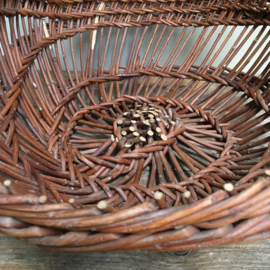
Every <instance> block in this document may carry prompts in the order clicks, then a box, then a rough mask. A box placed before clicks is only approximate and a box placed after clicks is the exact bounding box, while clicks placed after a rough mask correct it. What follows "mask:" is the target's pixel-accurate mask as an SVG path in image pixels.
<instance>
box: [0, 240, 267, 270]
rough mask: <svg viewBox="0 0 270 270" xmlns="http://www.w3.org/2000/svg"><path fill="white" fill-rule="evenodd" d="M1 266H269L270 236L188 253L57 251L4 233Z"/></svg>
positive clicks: (201, 269) (48, 269) (193, 269)
mask: <svg viewBox="0 0 270 270" xmlns="http://www.w3.org/2000/svg"><path fill="white" fill-rule="evenodd" d="M0 250H1V252H0V269H1V270H18V269H23V270H25V269H27V270H28V269H29V270H34V269H39V270H69V269H70V270H74V269H91V270H114V269H115V270H116V269H117V270H122V269H123V270H126V269H130V270H142V269H143V270H144V269H145V270H159V269H162V270H165V269H166V270H176V269H177V270H180V269H181V270H211V269H214V270H216V269H218V270H228V269H229V270H238V269H241V270H242V269H269V268H270V240H265V241H261V242H256V243H250V244H242V245H233V246H221V247H212V248H208V249H203V250H195V251H193V252H191V253H190V254H189V255H186V256H177V255H174V254H172V253H167V252H164V253H157V252H147V251H133V252H97V253H88V254H66V253H53V252H49V251H45V250H41V249H39V248H37V247H36V246H34V245H32V244H29V243H25V242H23V241H19V240H16V239H13V238H10V237H6V236H0Z"/></svg>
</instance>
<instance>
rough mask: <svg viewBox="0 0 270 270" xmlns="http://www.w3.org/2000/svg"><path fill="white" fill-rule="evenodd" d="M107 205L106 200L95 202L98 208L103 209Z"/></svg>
mask: <svg viewBox="0 0 270 270" xmlns="http://www.w3.org/2000/svg"><path fill="white" fill-rule="evenodd" d="M107 206H108V203H107V202H106V201H100V202H99V203H98V204H97V208H98V209H99V210H103V209H105V208H106V207H107Z"/></svg>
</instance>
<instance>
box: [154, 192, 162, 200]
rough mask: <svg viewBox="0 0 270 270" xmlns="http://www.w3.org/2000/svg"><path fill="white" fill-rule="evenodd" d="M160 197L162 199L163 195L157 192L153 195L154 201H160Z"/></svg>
mask: <svg viewBox="0 0 270 270" xmlns="http://www.w3.org/2000/svg"><path fill="white" fill-rule="evenodd" d="M162 197H163V193H161V192H159V191H157V192H155V194H154V198H155V200H157V201H159V200H161V199H162Z"/></svg>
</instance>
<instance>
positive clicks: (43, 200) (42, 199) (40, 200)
mask: <svg viewBox="0 0 270 270" xmlns="http://www.w3.org/2000/svg"><path fill="white" fill-rule="evenodd" d="M38 201H39V202H40V203H45V202H46V201H47V196H45V195H42V196H40V197H39V199H38Z"/></svg>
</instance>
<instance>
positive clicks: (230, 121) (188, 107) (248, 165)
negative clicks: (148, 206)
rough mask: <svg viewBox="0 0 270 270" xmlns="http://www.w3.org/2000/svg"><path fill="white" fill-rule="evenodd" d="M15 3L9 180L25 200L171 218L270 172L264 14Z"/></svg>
mask: <svg viewBox="0 0 270 270" xmlns="http://www.w3.org/2000/svg"><path fill="white" fill-rule="evenodd" d="M59 3H60V2H59ZM1 5H2V6H0V7H1V8H2V9H3V8H4V7H5V8H6V9H5V11H3V14H4V16H2V15H1V16H0V19H1V26H0V30H1V31H0V32H1V33H0V42H1V53H0V61H1V66H0V78H1V83H0V91H1V107H2V111H1V137H0V144H1V145H0V146H1V163H0V170H1V172H2V176H3V178H2V182H4V181H5V180H6V179H10V180H12V183H13V189H12V191H11V192H13V193H14V194H36V195H38V196H41V195H42V196H46V198H47V202H48V203H61V202H63V201H64V202H68V203H71V204H72V205H73V206H74V207H75V208H83V207H88V206H89V207H90V206H91V205H92V204H97V203H98V202H100V201H101V200H106V201H107V203H108V204H109V205H110V206H112V207H113V208H116V209H126V208H129V207H132V206H134V205H137V204H140V203H143V202H144V201H148V202H151V203H152V204H154V205H155V206H157V207H159V208H168V207H171V206H175V205H179V204H193V203H194V202H196V201H197V200H200V199H202V198H205V197H207V196H208V195H209V194H212V193H214V192H215V191H217V190H218V189H224V188H225V189H226V188H227V189H228V191H230V192H231V194H232V195H233V194H236V193H238V192H241V191H242V190H243V189H246V188H247V187H249V186H251V185H252V184H253V183H254V181H256V180H257V178H258V177H259V176H262V175H265V170H266V168H267V166H268V164H269V161H270V160H269V151H270V149H269V145H268V143H269V137H270V132H269V107H268V103H269V101H270V90H269V79H268V77H269V63H268V62H267V59H268V57H269V29H268V28H267V27H266V26H261V27H259V28H258V27H257V25H256V26H252V21H251V20H250V16H252V13H251V12H252V11H250V13H248V12H246V13H243V14H242V13H241V14H240V13H238V12H235V13H234V15H233V16H231V17H230V14H229V13H228V14H226V15H225V17H224V16H223V15H222V14H223V13H222V12H221V11H219V10H217V12H216V15H214V19H215V21H217V22H219V23H216V24H217V25H214V24H210V23H209V21H210V20H212V19H213V18H209V17H208V15H207V10H205V9H204V8H203V7H201V10H200V9H199V7H197V6H196V5H195V6H192V7H191V6H190V3H184V2H179V3H173V4H171V3H164V4H159V5H160V6H162V5H163V7H162V8H163V9H164V12H163V13H160V10H159V9H158V8H157V7H156V5H155V4H153V3H151V2H149V3H137V2H134V3H133V2H132V3H128V4H126V3H120V4H119V3H116V2H106V3H105V2H85V3H74V4H69V5H66V6H65V5H61V4H59V5H58V4H55V5H53V4H50V3H47V2H44V1H40V2H35V1H33V3H32V4H31V3H29V2H28V1H26V2H25V3H24V1H10V2H9V1H6V2H5V1H4V6H3V3H2V4H1ZM210 6H211V5H210ZM216 6H217V5H215V8H216V9H218V8H217V7H216ZM220 6H221V7H222V3H221V4H220ZM211 7H212V6H211ZM213 7H214V6H213ZM259 7H261V9H263V10H262V11H261V13H260V14H257V15H256V16H257V17H256V19H257V20H258V21H262V20H267V18H268V17H269V15H268V13H266V12H265V10H264V6H263V4H262V5H261V4H260V5H259ZM142 8H144V9H145V10H146V12H145V13H144V14H140V10H141V9H142ZM155 8H156V11H155ZM205 8H206V7H205ZM2 9H1V10H2ZM147 9H149V10H154V11H155V12H152V13H151V12H147ZM172 9H174V10H175V11H174V12H171V10H172ZM196 9H197V10H198V9H199V11H200V12H197V13H196V12H193V13H194V14H193V13H192V10H196ZM112 10H113V11H112ZM131 10H132V15H127V14H129V13H128V12H130V11H131ZM181 10H185V13H188V14H189V13H190V14H191V15H190V18H188V14H187V15H186V16H184V15H183V14H185V13H183V12H182V11H181ZM109 11H110V12H111V13H109ZM124 11H125V12H124ZM122 13H123V15H122ZM182 13H183V14H182ZM50 14H54V15H53V16H52V15H50ZM104 14H105V15H104ZM111 14H114V15H111ZM226 16H228V18H230V19H228V21H229V23H228V24H230V25H229V26H228V25H226V24H225V23H223V21H222V20H224V21H225V20H226V18H227V17H226ZM239 16H240V17H241V18H240V17H239ZM267 16H268V17H267ZM214 19H213V20H214ZM237 20H240V21H241V22H245V24H246V25H245V26H237V25H235V24H237ZM157 22H162V24H156V23H157ZM233 22H234V23H233ZM218 24H221V25H220V26H218ZM239 24H240V25H241V23H239ZM213 25H214V26H213ZM141 26H143V27H141ZM199 26H201V27H200V28H198V27H199ZM236 33H238V34H237V35H236ZM194 40H196V42H194ZM258 74H260V75H258ZM225 184H229V185H225ZM232 186H233V187H232Z"/></svg>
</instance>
